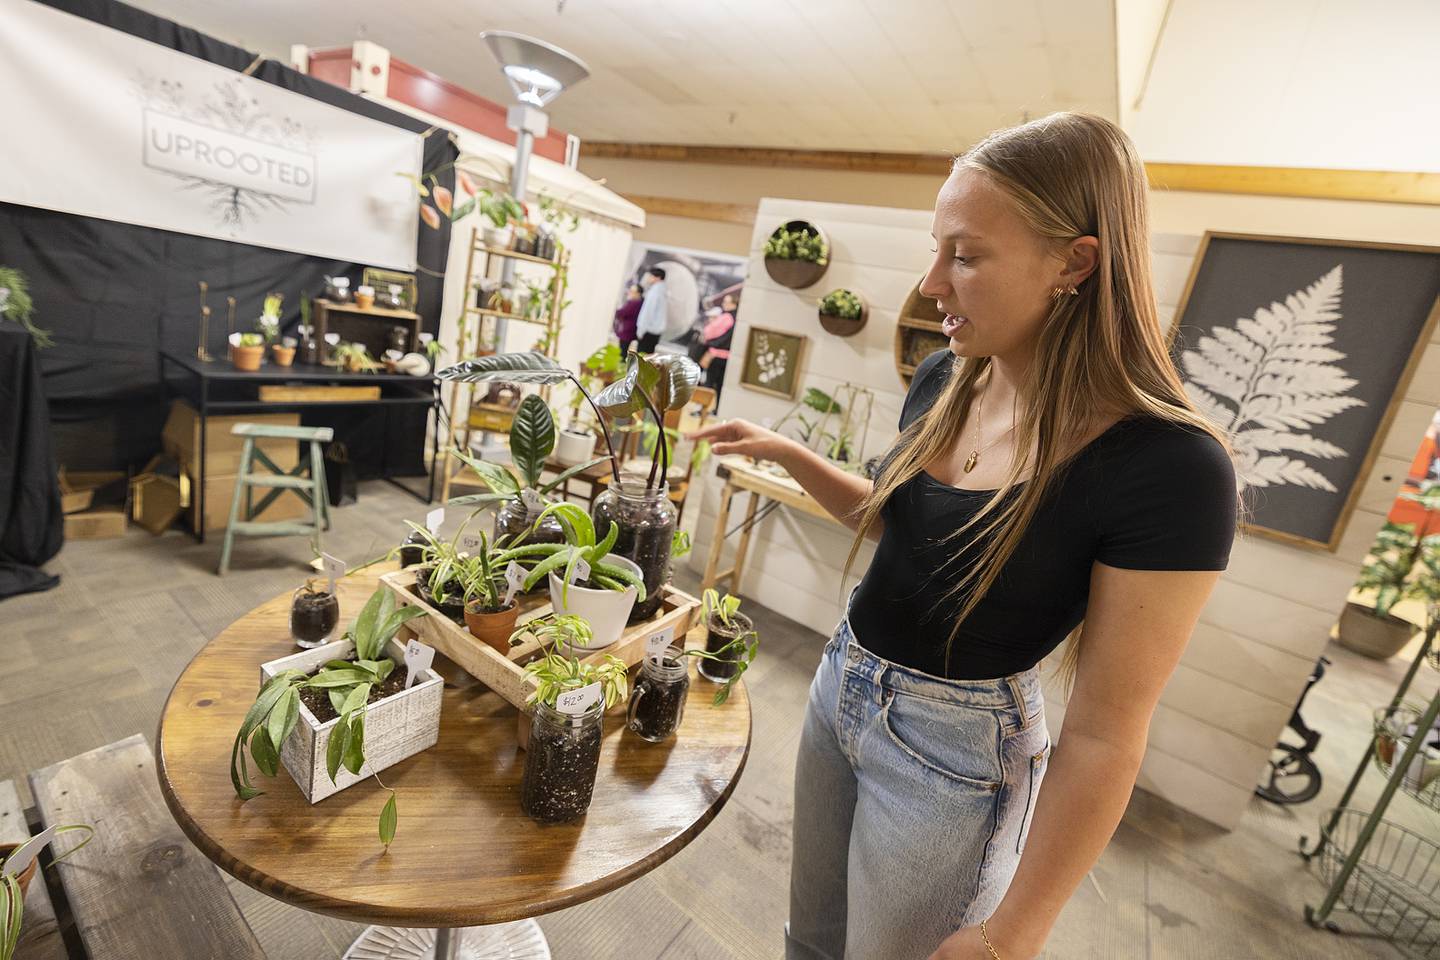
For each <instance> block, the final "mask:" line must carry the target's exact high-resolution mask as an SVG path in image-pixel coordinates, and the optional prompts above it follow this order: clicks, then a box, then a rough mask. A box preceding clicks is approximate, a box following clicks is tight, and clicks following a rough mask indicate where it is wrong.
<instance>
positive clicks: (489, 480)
mask: <svg viewBox="0 0 1440 960" xmlns="http://www.w3.org/2000/svg"><path fill="white" fill-rule="evenodd" d="M454 454H455V456H456V457H457V458H459V459H460V460H461V461H462V462H463V463H465V464H466V465H467V466H468V467H469V468H470V469H471V470H474V471H475V473H476V475H477V476H478V477H479V478H480V480H481V482H483V483H484V484H485V486H487V487H489V488H490V492H491V493H495V494H501V495H502V499H507V500H508V499H509V498H510V497H513V496H516V495H518V494H519V493H520V482H519V481H518V480H516V479H515V474H513V473H511V472H510V471H509V470H507V469H506V468H505V466H504V465H503V464H499V463H492V462H490V461H489V460H477V459H475V458H474V457H472V456H470V455H469V454H467V453H465V452H463V451H460V450H456V451H454ZM481 496H484V494H481ZM464 499H466V498H464V497H461V498H459V499H457V500H450V501H448V502H449V503H459V502H460V500H464Z"/></svg>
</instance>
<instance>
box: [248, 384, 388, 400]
mask: <svg viewBox="0 0 1440 960" xmlns="http://www.w3.org/2000/svg"><path fill="white" fill-rule="evenodd" d="M260 399H261V400H263V401H264V402H266V403H297V402H298V403H321V402H326V401H337V400H343V401H347V402H349V401H355V400H362V401H363V400H379V399H380V388H379V387H338V386H334V385H332V384H266V385H262V386H261V387H260Z"/></svg>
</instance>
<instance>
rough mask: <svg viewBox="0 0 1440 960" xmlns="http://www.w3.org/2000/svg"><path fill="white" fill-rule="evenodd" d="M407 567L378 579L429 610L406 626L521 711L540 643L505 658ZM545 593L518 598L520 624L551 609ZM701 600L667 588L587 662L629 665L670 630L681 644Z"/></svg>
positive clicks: (405, 600) (524, 645)
mask: <svg viewBox="0 0 1440 960" xmlns="http://www.w3.org/2000/svg"><path fill="white" fill-rule="evenodd" d="M416 569H417V568H414V567H411V568H408V569H405V570H398V571H396V572H395V573H387V574H386V575H385V576H383V577H381V578H380V582H381V583H383V584H384V585H385V586H386V587H388V588H389V589H390V590H391V591H392V592H393V593H394V594H395V600H396V602H397V603H398V604H404V605H408V606H413V607H420V608H422V609H424V610H426V611H428V612H429V613H430V616H428V617H416V618H415V619H414V620H411V621H410V622H409V623H407V624H406V626H408V627H411V628H413V629H414V630H415V634H416V636H418V637H419V638H420V641H421V642H422V643H428V644H429V645H430V646H432V647H434V648H435V649H436V650H437V651H439V652H440V653H443V654H444V655H445V656H447V657H449V658H450V659H451V660H452V661H454V663H455V665H456V666H458V667H459V668H460V669H461V670H464V671H465V672H466V673H468V674H470V676H472V677H474V678H475V679H477V680H479V681H480V682H481V683H483V684H485V685H486V686H487V687H489V688H490V689H491V690H494V691H495V692H496V693H498V694H500V696H502V697H504V698H505V699H506V700H508V701H509V702H510V703H512V704H514V705H515V706H517V707H519V708H521V709H522V710H523V709H525V698H526V697H528V696H529V695H530V693H531V691H532V690H534V689H535V684H534V682H533V681H531V680H530V678H528V677H526V676H525V672H524V669H523V667H524V665H525V664H526V663H528V662H529V661H531V660H533V659H534V658H535V656H536V655H537V654H538V653H539V652H540V645H539V644H538V643H536V642H535V641H534V640H527V641H526V642H525V643H522V644H520V645H518V646H515V647H511V648H510V655H509V656H508V657H506V656H504V655H503V654H501V653H500V652H499V651H497V650H496V649H495V648H494V647H492V646H490V645H489V644H488V643H485V642H484V641H483V640H480V639H478V638H477V637H474V636H472V635H471V633H470V631H469V630H467V629H465V627H464V626H463V625H459V624H456V623H455V622H454V621H452V620H450V619H449V618H448V617H446V616H445V615H444V614H443V613H441V612H440V611H439V610H436V609H435V608H434V607H432V606H430V605H429V604H427V603H425V601H423V600H421V599H420V597H419V596H417V595H416V593H415V570H416ZM553 609H554V608H553V607H551V605H550V597H549V595H548V594H538V595H536V596H533V597H521V598H520V619H519V622H520V624H522V625H523V624H525V623H527V622H529V621H530V620H533V619H535V618H536V617H543V616H545V615H546V614H548V613H551V612H553ZM699 611H700V601H699V600H697V599H695V598H694V597H692V596H690V594H688V593H685V592H684V591H683V590H677V589H675V588H674V587H670V586H667V587H666V588H665V597H664V600H663V601H662V602H661V604H660V610H659V612H658V613H656V614H655V616H653V617H651V618H650V619H649V620H646V621H644V622H642V623H636V624H632V625H631V626H628V627H626V628H625V632H624V633H623V634H621V635H620V639H619V640H617V641H616V642H615V643H613V644H611V645H610V646H608V647H605V648H604V649H602V650H597V651H595V652H594V653H592V654H591V655H590V656H588V657H585V658H583V659H584V660H585V662H587V663H598V662H600V661H601V660H603V659H604V657H605V655H606V654H609V655H610V656H614V657H618V658H620V659H621V660H623V661H625V665H626V666H627V667H633V666H635V665H636V664H637V663H639V662H640V661H641V660H642V659H644V657H645V642H646V641H647V640H649V639H650V638H651V637H653V636H654V635H655V634H657V633H661V632H664V631H669V632H670V635H671V638H672V642H674V643H678V644H679V645H681V646H684V643H685V635H686V634H687V633H689V632H690V627H691V626H693V625H694V623H696V622H697V618H698V616H699Z"/></svg>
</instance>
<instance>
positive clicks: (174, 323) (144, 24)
mask: <svg viewBox="0 0 1440 960" xmlns="http://www.w3.org/2000/svg"><path fill="white" fill-rule="evenodd" d="M44 2H46V3H47V5H48V6H51V7H54V8H56V9H58V10H63V11H65V12H67V13H71V14H73V15H75V16H78V17H83V18H85V19H87V20H92V21H94V22H96V23H99V24H103V25H104V26H107V27H111V28H113V29H116V30H121V31H123V32H125V33H128V34H130V35H132V36H135V37H139V38H141V39H144V40H148V41H151V42H153V43H158V44H161V45H162V46H166V47H170V48H171V49H173V50H177V51H179V52H181V53H185V54H188V55H190V56H194V57H198V58H200V59H202V60H206V61H209V62H211V63H214V64H218V65H220V66H224V67H228V68H230V69H233V70H236V71H243V70H245V69H246V68H247V67H249V66H250V65H251V63H253V62H254V60H255V54H254V53H251V52H250V51H247V50H244V49H242V48H240V47H235V46H231V45H230V44H227V43H222V42H221V41H219V40H216V39H215V38H213V37H208V36H206V35H204V34H201V33H198V32H196V31H194V30H191V29H189V28H187V27H183V26H181V25H179V24H177V23H174V22H172V21H170V20H164V19H161V18H159V17H156V16H154V15H152V14H149V13H145V12H144V11H142V10H137V9H136V8H134V7H130V6H127V5H125V4H123V3H116V2H113V0H44ZM251 76H253V77H255V78H257V79H259V80H263V81H265V82H267V83H273V84H275V85H276V86H279V87H283V88H285V89H287V90H292V91H294V92H296V93H300V94H303V95H305V96H307V97H311V98H312V99H315V100H320V101H322V102H324V103H327V104H330V105H331V106H334V107H338V108H340V109H343V110H348V111H350V112H351V113H356V114H360V115H361V116H365V117H368V118H370V119H372V120H378V121H380V122H382V123H388V124H391V125H393V126H396V127H400V128H402V129H405V130H411V131H414V132H416V133H424V132H425V131H427V130H429V127H428V126H427V125H426V124H425V123H424V122H423V121H420V120H417V119H415V118H413V117H409V116H406V115H404V114H401V113H397V112H395V111H393V110H390V109H388V108H386V107H383V106H379V105H377V104H374V103H371V102H370V101H368V100H365V99H364V98H362V97H358V96H355V95H354V94H352V93H350V92H349V91H347V90H342V89H341V88H339V87H336V86H334V85H332V84H329V83H325V82H323V81H320V80H315V79H313V78H311V77H308V76H305V75H304V74H301V73H297V72H296V71H294V70H292V69H290V68H289V67H287V66H284V65H282V64H279V63H276V62H274V61H271V60H266V61H263V62H262V63H261V64H260V65H259V66H258V67H257V68H256V69H254V70H252V71H251ZM0 149H12V150H13V149H26V150H43V149H45V145H44V144H33V143H27V144H23V145H21V144H13V143H12V144H7V145H5V146H4V147H3V148H0ZM456 155H457V154H456V150H455V148H454V146H453V145H452V144H451V143H450V141H449V134H448V131H445V130H443V129H442V130H435V131H433V132H431V134H430V135H429V136H428V137H426V139H425V151H424V160H423V169H425V170H433V169H435V168H436V167H439V166H441V165H442V164H448V163H449V162H450V161H452V160H454V159H455V157H456ZM440 180H441V182H442V183H443V184H444V185H445V186H447V187H450V188H451V189H453V188H454V173H453V170H451V169H450V168H448V167H447V169H446V171H445V173H444V174H443V175H441V176H440ZM449 243H450V225H449V223H448V222H442V224H441V228H440V229H439V230H432V229H430V228H429V227H427V226H424V225H423V224H422V225H421V226H420V231H419V243H418V249H417V259H418V262H419V264H420V266H421V267H423V268H426V269H428V270H431V271H434V272H435V273H436V274H441V273H443V272H444V270H445V257H446V251H447V249H448V247H449ZM0 263H3V264H5V265H7V266H11V267H15V268H17V269H19V270H21V271H23V272H24V273H25V275H26V276H27V277H28V278H29V281H30V293H31V296H32V297H33V298H34V301H35V315H36V321H37V322H38V323H39V324H40V325H41V326H43V327H46V328H48V329H49V330H50V331H51V332H52V333H53V335H54V337H55V343H56V345H55V346H54V347H52V348H50V349H48V350H44V351H41V353H40V362H41V370H42V373H43V376H44V383H45V392H46V394H47V397H48V399H49V403H50V411H51V418H52V421H53V424H54V427H55V447H56V458H57V460H58V461H59V462H60V463H62V464H65V465H66V466H68V467H70V468H71V469H75V470H99V469H123V468H127V467H128V468H132V469H138V468H139V467H140V466H143V464H144V462H145V461H146V460H147V459H149V457H150V456H151V455H152V454H154V453H155V452H157V451H158V450H159V448H160V430H161V427H162V426H163V424H164V421H165V415H166V400H165V397H164V394H163V390H162V387H161V383H160V367H159V352H160V350H162V349H166V350H170V351H172V352H177V353H181V354H193V352H194V350H195V346H196V344H197V342H198V337H199V324H200V299H199V288H198V282H199V281H200V280H205V281H206V282H208V283H209V285H210V291H209V304H210V308H211V319H210V323H211V340H210V342H211V343H212V344H218V343H219V342H220V341H221V339H223V334H221V335H217V334H216V332H215V331H216V330H220V331H223V330H224V327H225V323H226V301H225V298H226V297H227V296H233V297H235V298H236V300H237V301H238V304H237V307H236V326H237V328H239V329H241V330H249V329H251V328H252V324H253V322H254V320H255V319H256V318H257V317H258V316H259V315H260V306H261V302H262V300H263V299H264V297H265V294H267V293H269V292H270V291H272V290H277V291H279V292H281V293H283V294H284V295H285V305H284V318H283V321H284V322H283V332H284V333H286V334H293V332H294V329H295V327H296V326H297V325H298V324H299V320H300V299H301V296H302V295H304V296H317V295H319V293H320V291H321V288H322V286H323V285H324V280H323V277H324V276H326V275H344V276H348V277H350V278H351V286H352V289H353V288H354V286H355V285H357V284H359V282H360V275H361V272H362V270H363V269H364V267H365V266H366V264H359V263H348V262H345V261H337V260H328V259H324V258H320V257H311V256H304V255H301V254H295V253H287V252H285V251H282V250H271V249H267V248H263V247H255V246H249V245H247V244H240V243H231V242H229V241H225V240H214V239H210V238H207V237H195V236H190V235H188V234H181V233H172V232H170V231H167V230H155V229H151V228H148V227H137V226H132V225H129V224H123V223H115V222H112V221H108V220H98V219H93V218H90V217H81V216H74V215H71V214H65V213H56V212H54V211H50V210H41V209H37V208H34V207H22V206H17V205H14V204H6V203H0ZM418 282H419V301H420V311H419V312H420V313H421V315H422V316H423V318H424V321H423V323H424V326H423V328H424V329H425V330H427V331H429V332H431V333H434V332H436V331H437V330H438V329H439V323H440V301H441V292H442V287H443V280H442V279H441V278H439V277H437V276H432V275H429V274H427V273H426V272H425V270H423V269H422V270H420V271H419V272H418ZM211 349H212V350H214V349H215V347H214V346H212V347H211ZM221 362H223V361H221ZM303 420H304V422H305V423H306V424H314V425H325V426H332V427H334V428H335V431H336V434H335V435H336V438H337V439H339V440H342V441H344V442H345V443H346V445H347V447H349V448H350V453H351V459H352V460H353V461H355V463H356V466H357V472H358V474H359V475H360V477H362V478H366V477H372V476H376V475H378V474H379V473H380V472H381V471H382V469H383V470H388V471H389V472H391V473H393V474H401V475H416V474H421V473H424V469H425V468H424V461H423V450H424V440H425V422H424V412H423V411H421V410H416V409H413V408H404V407H377V408H370V409H365V408H346V409H326V410H309V411H306V412H305V414H304V415H303Z"/></svg>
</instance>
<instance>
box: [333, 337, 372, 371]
mask: <svg viewBox="0 0 1440 960" xmlns="http://www.w3.org/2000/svg"><path fill="white" fill-rule="evenodd" d="M330 362H331V363H332V364H333V365H335V366H337V367H339V368H340V369H342V370H345V371H347V372H349V373H374V372H375V371H376V370H380V369H383V365H382V364H379V363H376V362H375V359H374V358H373V357H371V356H370V350H369V349H368V348H367V347H366V346H365V344H363V343H349V342H344V343H337V344H335V347H334V349H333V350H331V351H330Z"/></svg>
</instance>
